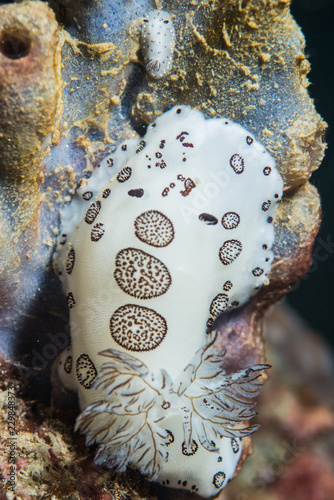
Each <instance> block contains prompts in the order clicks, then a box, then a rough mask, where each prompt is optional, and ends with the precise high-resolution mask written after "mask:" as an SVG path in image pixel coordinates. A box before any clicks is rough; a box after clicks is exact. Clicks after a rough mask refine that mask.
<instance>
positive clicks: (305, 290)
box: [287, 0, 334, 347]
mask: <svg viewBox="0 0 334 500" xmlns="http://www.w3.org/2000/svg"><path fill="white" fill-rule="evenodd" d="M291 11H292V14H293V16H294V18H295V19H296V21H297V23H298V24H299V26H300V27H301V28H302V31H303V33H304V35H305V39H306V53H307V54H308V57H309V61H310V63H311V68H312V69H311V73H310V74H309V80H310V82H311V85H310V87H309V92H310V94H311V96H312V97H313V99H314V102H315V106H316V109H317V111H318V112H319V113H320V114H321V115H322V117H323V118H324V119H325V120H326V122H327V123H328V131H327V134H326V142H327V143H328V148H327V151H326V156H325V159H324V161H323V163H322V165H321V167H320V168H319V170H318V171H317V172H315V173H314V174H313V176H312V183H313V184H314V185H315V186H316V187H317V189H318V191H319V193H320V196H321V200H322V209H323V221H322V225H321V229H320V232H319V235H318V238H317V239H316V242H315V245H314V254H313V264H312V267H311V269H310V271H309V272H308V273H307V275H306V276H305V277H304V278H303V279H302V280H301V282H300V283H299V284H297V286H296V287H295V288H294V290H293V291H292V292H291V293H290V294H289V295H288V296H287V300H288V302H289V303H290V304H291V305H293V306H294V308H295V309H297V310H298V311H299V312H300V314H301V315H302V317H303V318H304V319H306V320H307V321H308V323H310V324H311V325H312V326H313V327H314V328H315V329H316V330H318V331H319V332H321V333H323V335H324V336H325V337H326V338H327V339H328V340H329V341H330V342H331V344H332V345H333V347H334V99H333V94H334V0H293V1H292V6H291Z"/></svg>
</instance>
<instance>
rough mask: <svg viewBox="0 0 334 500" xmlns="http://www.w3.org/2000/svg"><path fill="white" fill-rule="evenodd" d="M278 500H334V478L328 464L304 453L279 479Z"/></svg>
mask: <svg viewBox="0 0 334 500" xmlns="http://www.w3.org/2000/svg"><path fill="white" fill-rule="evenodd" d="M276 494H277V499H278V500H330V499H332V498H334V476H333V473H332V472H331V470H330V468H329V466H328V462H327V461H326V460H323V459H322V458H320V457H316V456H314V455H311V454H310V453H304V454H302V455H300V456H299V457H298V458H297V459H296V461H295V462H293V463H292V464H291V466H290V467H289V468H288V469H287V470H286V473H285V474H284V475H283V477H282V478H281V479H280V481H279V483H278V485H277V488H276Z"/></svg>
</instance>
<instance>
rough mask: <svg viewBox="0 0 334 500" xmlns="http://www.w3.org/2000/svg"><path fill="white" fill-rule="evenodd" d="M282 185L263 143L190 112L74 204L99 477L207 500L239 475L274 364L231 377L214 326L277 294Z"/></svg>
mask: <svg viewBox="0 0 334 500" xmlns="http://www.w3.org/2000/svg"><path fill="white" fill-rule="evenodd" d="M110 165H111V166H110ZM282 188H283V183H282V179H281V176H280V175H279V173H278V171H277V169H276V168H275V162H274V160H273V159H272V158H271V156H270V155H269V154H268V152H267V151H266V150H265V149H264V148H263V146H262V145H261V144H259V143H258V142H257V141H256V139H255V138H254V137H253V136H252V134H250V133H249V132H247V131H246V130H245V129H244V128H243V127H241V126H240V125H238V124H235V123H233V122H231V121H230V120H227V119H224V118H215V119H208V120H206V119H205V118H204V116H203V114H202V113H201V112H200V111H197V110H193V109H191V108H189V107H187V106H177V107H174V108H172V109H171V110H170V111H167V112H166V113H164V114H163V115H162V116H160V117H159V118H157V120H156V122H155V123H153V124H151V125H150V126H149V127H148V130H147V133H146V135H145V137H144V138H141V139H131V140H129V141H127V142H126V143H124V144H121V145H120V146H119V147H118V148H117V150H116V151H115V153H113V154H112V155H109V156H108V157H107V158H105V159H104V160H103V161H102V162H101V164H100V168H96V169H95V171H94V173H93V175H92V176H91V178H90V179H89V180H88V181H87V183H86V185H85V186H82V187H80V188H79V189H78V190H77V193H76V195H75V197H74V199H73V200H72V202H71V203H70V204H69V205H68V206H66V207H65V209H64V211H63V215H62V222H61V236H60V237H59V245H58V248H57V251H56V254H55V268H56V271H57V272H58V274H59V276H60V279H61V280H62V283H63V286H64V290H65V293H66V294H67V300H68V304H69V308H70V324H71V336H72V345H71V348H70V349H68V350H67V351H65V352H64V353H63V355H62V359H61V360H60V376H61V378H62V380H63V381H64V383H65V384H66V385H67V386H68V387H69V388H71V389H74V390H76V391H78V393H79V400H80V407H81V410H82V413H81V414H80V416H79V417H78V419H77V425H76V428H77V429H80V430H81V431H82V432H83V433H85V435H86V439H87V444H93V443H98V445H99V449H98V452H97V456H96V462H97V463H98V464H105V465H108V466H109V467H111V468H113V469H115V470H116V471H124V470H125V469H126V467H127V465H131V466H132V467H135V468H137V469H139V470H140V471H141V472H142V473H143V474H144V475H145V476H146V477H148V478H149V479H150V480H155V481H158V482H160V483H161V484H163V485H166V486H169V487H173V488H180V489H188V490H190V491H194V492H196V493H197V494H199V495H201V496H203V497H209V496H212V495H215V494H217V493H218V492H219V490H221V489H222V488H224V487H225V486H226V484H227V483H228V481H229V480H230V479H231V478H232V477H233V475H234V472H235V469H236V466H237V463H238V460H239V458H240V455H241V450H242V438H243V437H244V436H246V435H247V434H249V433H250V432H253V431H254V430H255V428H256V427H255V426H251V427H245V424H244V421H245V420H247V419H249V418H250V417H252V415H253V414H252V410H251V409H250V408H252V406H251V405H249V398H251V397H253V396H254V395H255V394H256V392H257V387H258V386H259V381H258V377H259V375H260V373H261V370H263V369H265V368H266V365H256V366H252V367H244V366H242V360H241V361H240V365H241V370H240V371H239V372H236V373H232V374H229V375H226V373H225V371H224V368H223V365H224V355H222V354H219V351H218V349H217V348H216V343H217V335H216V333H215V332H214V331H212V325H213V323H214V321H215V319H216V318H217V317H218V316H219V315H221V314H222V313H224V312H225V311H229V310H230V309H232V308H234V307H238V306H239V305H242V304H244V303H245V302H246V301H248V300H249V298H250V297H251V296H252V295H253V294H254V293H256V291H257V290H258V289H259V288H260V287H261V286H262V285H265V284H267V283H268V274H269V271H270V267H271V263H272V261H273V253H272V251H271V247H272V244H273V240H274V229H273V224H272V222H273V220H274V217H275V210H276V207H277V202H278V201H279V200H280V199H281V196H282Z"/></svg>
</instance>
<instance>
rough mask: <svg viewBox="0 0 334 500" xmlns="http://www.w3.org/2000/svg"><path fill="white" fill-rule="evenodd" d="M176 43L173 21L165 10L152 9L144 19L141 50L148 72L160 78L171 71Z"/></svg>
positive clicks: (156, 78) (155, 77) (153, 76)
mask: <svg viewBox="0 0 334 500" xmlns="http://www.w3.org/2000/svg"><path fill="white" fill-rule="evenodd" d="M174 44H175V30H174V26H173V21H172V18H171V16H170V14H169V13H168V12H166V11H165V10H152V11H151V12H149V14H148V16H147V18H145V19H144V20H143V25H142V32H141V50H142V54H143V58H144V63H145V68H146V71H147V73H148V74H149V75H150V76H151V77H152V78H154V79H155V80H158V79H159V78H163V77H164V76H165V75H166V74H167V73H169V71H170V69H171V67H172V62H173V52H174Z"/></svg>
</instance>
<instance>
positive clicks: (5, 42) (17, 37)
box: [0, 31, 31, 59]
mask: <svg viewBox="0 0 334 500" xmlns="http://www.w3.org/2000/svg"><path fill="white" fill-rule="evenodd" d="M30 48H31V41H30V39H29V38H28V36H27V35H25V34H23V33H20V32H17V31H3V32H2V33H1V34H0V52H1V53H2V54H3V55H4V56H5V57H7V58H8V59H22V58H23V57H26V56H27V55H28V54H29V52H30Z"/></svg>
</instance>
